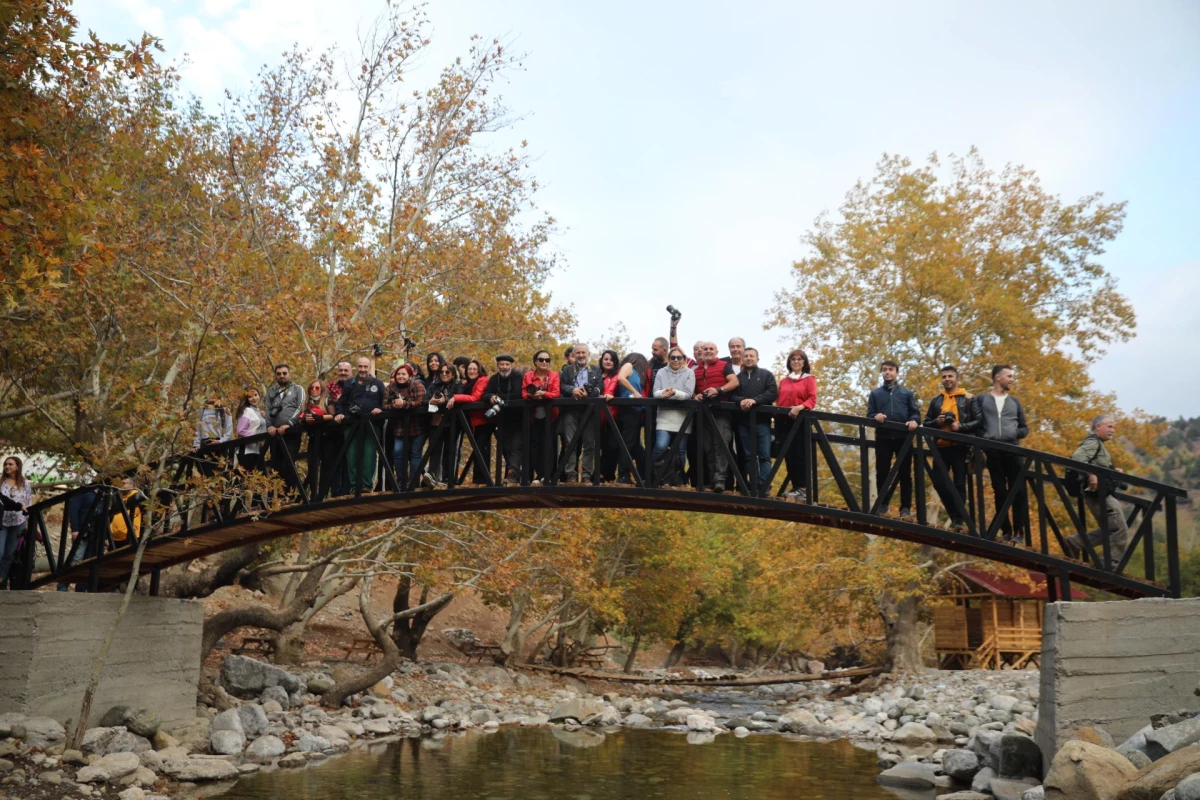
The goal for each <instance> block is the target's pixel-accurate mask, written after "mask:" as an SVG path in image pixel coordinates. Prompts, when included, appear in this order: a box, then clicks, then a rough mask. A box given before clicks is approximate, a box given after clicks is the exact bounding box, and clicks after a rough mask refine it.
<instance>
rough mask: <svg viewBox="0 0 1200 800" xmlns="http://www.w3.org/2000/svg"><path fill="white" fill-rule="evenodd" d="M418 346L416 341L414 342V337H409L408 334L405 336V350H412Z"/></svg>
mask: <svg viewBox="0 0 1200 800" xmlns="http://www.w3.org/2000/svg"><path fill="white" fill-rule="evenodd" d="M416 346H417V343H416V342H414V341H413V340H412V339H410V338H408V337H407V336H405V337H404V351H405V352H408V351H409V350H412V349H413V348H414V347H416Z"/></svg>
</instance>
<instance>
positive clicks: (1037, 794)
mask: <svg viewBox="0 0 1200 800" xmlns="http://www.w3.org/2000/svg"><path fill="white" fill-rule="evenodd" d="M1021 800H1046V787H1045V786H1033V787H1031V788H1029V789H1026V790H1025V792H1024V793H1023V794H1022V795H1021Z"/></svg>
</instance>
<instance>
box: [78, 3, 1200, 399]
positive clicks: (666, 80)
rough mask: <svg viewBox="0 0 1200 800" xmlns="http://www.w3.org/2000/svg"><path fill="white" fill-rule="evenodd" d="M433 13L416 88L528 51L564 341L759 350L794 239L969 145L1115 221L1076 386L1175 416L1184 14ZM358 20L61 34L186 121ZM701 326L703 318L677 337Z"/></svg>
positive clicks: (1185, 238)
mask: <svg viewBox="0 0 1200 800" xmlns="http://www.w3.org/2000/svg"><path fill="white" fill-rule="evenodd" d="M989 5H990V8H987V9H985V8H983V7H982V6H983V4H979V3H961V2H955V3H895V2H886V3H806V2H795V0H790V1H787V2H760V3H754V2H748V3H741V4H736V5H731V4H729V3H717V2H675V3H667V2H653V3H646V2H637V3H633V2H625V1H624V0H618V2H608V3H587V4H584V3H578V2H566V0H544V1H541V2H539V1H537V0H526V1H520V2H519V1H518V0H506V1H505V2H498V1H497V0H435V1H434V2H433V3H432V4H431V5H430V6H429V7H428V11H429V15H430V18H431V19H432V22H433V26H434V27H433V39H434V42H433V46H432V51H431V53H430V55H429V57H428V59H427V61H426V63H427V64H428V65H430V67H431V68H433V67H436V66H438V65H440V64H443V63H445V62H446V61H447V60H448V59H450V58H452V57H453V56H454V55H456V54H458V53H462V52H465V50H466V47H467V39H468V37H469V36H470V35H471V34H472V33H480V34H483V35H485V36H489V37H493V36H499V37H510V38H512V39H514V40H515V45H516V47H517V49H519V50H521V51H524V52H525V53H527V54H528V57H527V58H526V59H525V69H524V71H522V72H518V73H515V74H513V75H512V76H511V77H510V79H509V80H508V82H507V85H505V86H504V87H503V94H504V97H505V98H506V100H507V103H508V105H509V106H510V107H511V108H512V109H513V110H514V111H515V112H519V113H521V114H523V115H524V119H523V120H521V121H520V122H519V123H518V125H517V127H516V128H515V130H514V131H513V132H512V136H513V138H514V139H515V140H520V139H527V140H528V141H529V143H530V147H531V151H532V152H533V153H535V154H537V163H536V165H535V172H536V175H537V177H538V179H539V181H540V182H541V183H542V185H543V187H544V188H543V191H542V192H541V194H540V204H541V205H542V207H543V208H545V209H546V210H548V211H549V212H550V213H552V214H553V215H554V216H555V217H557V218H558V220H559V221H560V224H561V227H562V230H561V233H560V235H559V236H558V237H557V238H556V240H555V242H554V244H555V247H556V248H557V250H558V251H559V252H560V253H561V254H562V255H563V257H564V263H565V265H566V266H565V268H564V269H563V270H562V271H560V273H558V274H557V275H555V277H554V278H553V279H552V280H551V284H550V289H551V291H552V292H553V294H554V297H555V298H556V300H557V301H558V302H560V303H563V304H571V305H573V306H574V307H575V311H576V314H577V315H578V318H579V331H578V332H579V334H580V338H582V339H585V340H588V341H594V340H597V339H599V338H601V336H602V335H603V334H604V333H605V331H607V330H608V329H609V328H610V327H611V326H612V325H613V323H614V322H615V321H617V320H621V321H623V322H624V323H625V325H626V326H627V328H628V330H629V332H630V334H631V335H632V336H633V338H634V341H635V342H637V343H639V344H644V346H645V347H646V348H648V346H649V341H650V339H651V338H653V337H654V336H655V335H661V334H664V333H665V330H664V328H665V327H666V314H665V312H664V311H663V307H664V306H665V305H666V304H667V303H674V304H675V305H677V306H679V307H680V309H682V310H683V312H684V315H685V316H684V320H683V323H682V325H681V330H680V334H681V338H682V339H683V340H684V341H685V342H686V343H689V344H690V342H691V341H692V340H694V339H696V338H700V337H701V336H703V338H710V339H717V340H719V341H724V340H725V339H728V338H729V337H730V336H733V335H742V336H744V337H746V339H747V340H748V341H749V342H750V343H751V344H757V345H758V346H759V347H760V349H762V350H763V351H764V354H763V355H764V357H766V358H768V360H774V357H775V355H776V354H777V353H778V352H779V351H780V350H782V349H785V347H786V346H787V345H790V342H789V341H787V340H786V338H785V336H784V334H783V333H782V332H776V331H771V332H764V331H763V329H762V324H763V321H764V319H765V314H764V311H765V309H766V308H767V306H768V305H770V302H771V294H772V292H773V291H775V290H776V289H778V288H781V287H784V286H790V285H791V280H792V279H791V275H790V269H789V267H790V265H791V263H792V262H793V261H794V260H795V259H797V258H799V257H801V256H802V255H803V254H804V250H803V248H802V247H801V244H800V241H799V240H800V237H801V236H802V235H803V233H804V232H805V231H806V230H807V229H808V228H809V227H810V226H811V224H812V221H813V219H814V218H815V217H816V215H817V214H818V213H820V212H821V211H822V210H824V209H830V210H833V209H836V208H837V207H838V205H839V204H840V202H841V200H842V197H843V195H844V194H845V192H846V190H847V189H849V188H850V186H851V185H852V184H853V183H854V181H855V180H856V179H858V178H860V177H866V176H868V175H870V174H871V172H872V171H873V168H874V165H875V163H876V161H877V160H878V159H879V157H880V155H881V154H882V153H884V152H890V153H900V154H903V155H907V156H909V157H911V158H913V159H914V160H918V161H919V160H921V159H923V158H924V157H925V156H926V155H927V154H928V153H930V152H931V151H934V150H936V151H939V152H940V153H943V154H946V153H951V152H955V153H962V152H965V151H966V150H967V149H968V148H969V147H971V146H972V145H976V146H978V147H979V148H980V150H981V153H982V155H983V157H984V158H985V160H986V161H987V163H988V164H989V165H991V166H993V167H995V168H997V169H999V168H1000V167H1002V166H1003V164H1004V163H1005V162H1009V161H1013V162H1018V163H1022V164H1024V165H1026V166H1028V167H1031V168H1033V169H1034V170H1036V171H1037V172H1038V174H1039V175H1040V176H1041V178H1042V180H1043V183H1044V185H1045V186H1046V188H1047V189H1048V190H1049V191H1052V192H1054V193H1056V194H1060V195H1062V196H1063V197H1064V199H1067V200H1074V199H1076V198H1078V197H1080V196H1082V195H1085V194H1088V193H1091V192H1095V191H1101V192H1103V193H1104V194H1105V196H1106V199H1108V200H1127V201H1129V207H1128V216H1127V219H1126V225H1125V230H1124V232H1123V233H1122V234H1121V236H1120V237H1119V239H1118V240H1117V241H1116V242H1114V243H1113V246H1112V247H1111V248H1110V250H1109V252H1108V253H1107V255H1106V256H1105V257H1104V259H1103V261H1104V263H1105V265H1106V266H1107V267H1108V268H1109V269H1110V271H1111V272H1112V273H1113V274H1114V275H1116V276H1117V278H1118V280H1119V284H1120V288H1121V290H1122V291H1123V292H1124V293H1125V294H1126V295H1127V296H1129V297H1130V298H1131V300H1132V301H1133V304H1134V307H1135V309H1136V310H1137V314H1138V335H1137V338H1136V339H1134V340H1133V341H1131V342H1129V343H1126V344H1122V345H1119V346H1115V347H1113V348H1112V350H1111V352H1110V353H1109V354H1108V355H1107V356H1106V357H1105V358H1104V360H1103V361H1101V362H1100V363H1099V364H1098V365H1097V366H1096V367H1095V368H1094V370H1093V375H1094V377H1095V380H1096V384H1097V386H1098V388H1100V389H1103V390H1106V391H1115V392H1116V393H1117V395H1118V397H1119V399H1120V402H1121V404H1122V405H1123V406H1125V407H1128V408H1132V407H1142V408H1144V409H1146V410H1148V411H1152V412H1154V413H1160V414H1166V415H1168V416H1172V417H1174V416H1178V415H1181V414H1182V415H1184V416H1197V415H1200V369H1197V366H1196V365H1195V363H1194V362H1193V360H1192V355H1193V354H1192V352H1191V345H1192V344H1193V343H1196V342H1197V341H1200V311H1198V309H1200V146H1198V142H1200V3H1197V2H1191V0H1178V2H1158V1H1156V0H1147V2H1142V3H1128V2H1126V3H1114V2H1095V0H1091V1H1089V2H1077V3H1070V2H1055V3H1044V2H1006V3H991V4H989ZM381 7H382V4H381V3H380V2H376V1H373V0H339V1H338V2H332V3H331V2H326V1H325V0H288V2H280V1H279V0H199V1H198V2H197V1H196V0H158V1H157V2H155V1H154V0H78V2H77V3H76V12H77V14H78V16H79V19H80V22H81V25H82V26H83V27H84V28H91V29H94V30H96V31H97V32H98V33H99V34H101V35H102V36H103V37H105V38H116V39H125V38H130V37H132V36H135V35H137V34H138V33H139V32H140V31H142V30H147V31H149V32H151V33H154V34H156V35H158V36H160V37H161V38H162V39H163V42H164V45H165V47H166V50H167V54H168V57H169V58H179V57H181V56H182V55H183V54H184V53H186V54H187V56H188V58H189V60H190V61H189V64H188V65H187V66H186V68H185V70H184V76H185V87H186V88H187V89H188V90H189V91H192V92H195V93H196V94H198V95H200V96H201V97H202V98H204V99H205V100H206V101H208V102H209V103H211V104H213V107H214V108H215V107H216V106H215V104H216V103H219V101H220V96H221V92H222V90H223V89H225V88H229V89H232V90H234V91H235V92H236V91H238V90H240V89H242V88H244V87H245V86H246V85H247V84H248V83H249V81H250V80H251V79H252V78H253V75H254V74H255V73H256V72H257V71H258V69H259V68H260V66H261V65H263V64H265V63H275V62H276V61H277V60H278V56H279V54H280V53H281V52H282V51H283V50H285V49H287V48H288V47H289V46H290V45H291V44H292V43H294V42H299V43H301V44H304V45H310V46H313V47H317V48H322V47H325V46H327V45H330V44H335V43H336V44H338V45H339V46H341V47H343V48H344V49H346V50H350V51H352V50H353V49H354V43H355V33H356V29H357V28H358V27H361V26H364V25H365V24H367V23H369V22H370V20H372V19H373V18H374V17H375V16H376V15H377V14H378V12H379V10H380V8H381ZM702 321H703V322H702Z"/></svg>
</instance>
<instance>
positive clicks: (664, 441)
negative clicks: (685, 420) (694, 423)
mask: <svg viewBox="0 0 1200 800" xmlns="http://www.w3.org/2000/svg"><path fill="white" fill-rule="evenodd" d="M672 435H675V436H676V439H675V461H676V463H677V464H678V468H679V473H678V477H679V480H680V482H682V481H683V478H682V476H683V466H684V464H685V463H686V462H687V440H688V435H687V434H686V433H683V432H680V433H678V434H675V432H674V431H655V432H654V463H655V464H658V462H659V459H660V458H661V457H662V454H663V453H665V452H667V448H668V447H670V446H671V436H672ZM658 477H661V476H658Z"/></svg>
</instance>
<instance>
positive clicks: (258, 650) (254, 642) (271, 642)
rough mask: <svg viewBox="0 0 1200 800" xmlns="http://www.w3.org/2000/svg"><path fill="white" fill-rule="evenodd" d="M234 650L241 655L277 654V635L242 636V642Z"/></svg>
mask: <svg viewBox="0 0 1200 800" xmlns="http://www.w3.org/2000/svg"><path fill="white" fill-rule="evenodd" d="M233 652H234V653H236V654H237V655H240V656H241V655H246V654H247V653H251V654H256V655H263V656H272V655H274V654H275V637H273V636H245V637H243V638H242V643H241V644H240V645H238V646H237V647H235V648H234V649H233Z"/></svg>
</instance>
